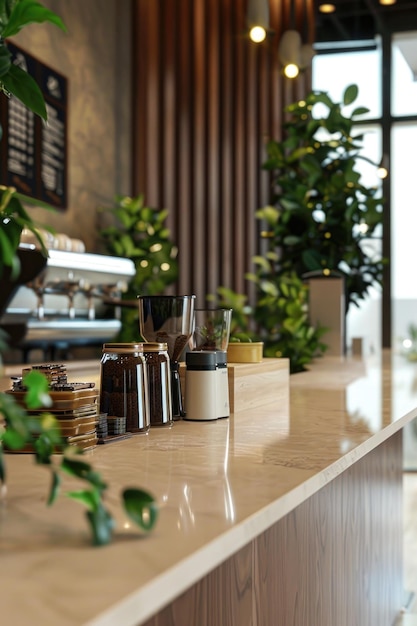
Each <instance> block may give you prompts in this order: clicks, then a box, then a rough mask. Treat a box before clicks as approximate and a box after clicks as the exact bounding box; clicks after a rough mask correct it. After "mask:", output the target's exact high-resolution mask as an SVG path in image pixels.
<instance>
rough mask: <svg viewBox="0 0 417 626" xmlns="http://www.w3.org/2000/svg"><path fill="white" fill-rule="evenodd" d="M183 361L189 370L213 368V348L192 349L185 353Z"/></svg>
mask: <svg viewBox="0 0 417 626" xmlns="http://www.w3.org/2000/svg"><path fill="white" fill-rule="evenodd" d="M185 362H186V365H187V369H189V370H215V369H216V365H217V356H216V351H215V350H193V351H192V352H187V353H186V355H185Z"/></svg>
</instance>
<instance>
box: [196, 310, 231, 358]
mask: <svg viewBox="0 0 417 626" xmlns="http://www.w3.org/2000/svg"><path fill="white" fill-rule="evenodd" d="M231 320H232V309H195V311H194V330H193V334H192V335H191V338H190V348H191V350H223V351H225V352H226V350H227V346H228V344H229V335H230V322H231Z"/></svg>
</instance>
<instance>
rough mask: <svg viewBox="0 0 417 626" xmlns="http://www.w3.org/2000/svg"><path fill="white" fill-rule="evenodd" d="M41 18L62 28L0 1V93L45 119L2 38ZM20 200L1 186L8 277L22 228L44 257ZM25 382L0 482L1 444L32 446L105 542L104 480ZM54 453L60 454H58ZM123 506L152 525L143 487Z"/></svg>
mask: <svg viewBox="0 0 417 626" xmlns="http://www.w3.org/2000/svg"><path fill="white" fill-rule="evenodd" d="M45 21H46V22H51V23H53V24H55V25H57V26H59V27H60V28H63V29H65V27H64V25H63V23H62V21H61V19H60V18H59V17H58V16H56V15H55V14H54V13H52V12H51V11H49V10H48V9H45V7H43V6H42V5H40V4H39V3H38V2H36V1H34V0H0V94H2V95H3V96H4V95H6V96H7V97H12V96H13V97H17V98H19V99H20V100H21V101H22V102H23V104H25V105H26V107H28V108H29V109H30V110H32V111H33V112H34V113H36V114H38V115H40V116H41V117H42V118H43V119H45V120H46V119H47V115H46V108H45V103H44V100H43V96H42V92H41V91H40V90H39V88H38V86H37V84H36V82H35V81H34V80H33V79H32V78H31V77H30V76H29V75H28V74H26V72H23V71H22V70H20V69H19V68H17V67H15V66H13V65H12V64H11V57H10V54H9V51H8V49H7V45H6V42H5V41H4V39H5V37H10V36H12V35H15V34H17V33H18V32H19V31H20V30H21V29H22V28H23V27H24V26H26V25H27V24H31V23H35V22H45ZM23 202H25V203H36V205H37V206H39V204H40V203H39V202H38V201H36V202H35V201H33V200H32V199H31V198H27V197H26V196H23V195H21V194H18V193H16V190H15V189H14V188H12V187H4V186H1V187H0V276H2V275H3V272H4V271H5V269H6V268H10V270H11V272H10V273H11V276H12V278H13V277H14V278H16V277H17V276H18V275H19V270H20V266H19V259H18V256H17V254H16V252H17V248H18V246H19V242H20V235H21V232H22V230H23V228H28V229H29V230H30V231H32V232H33V233H34V234H35V236H36V237H37V239H38V241H39V244H40V247H41V249H42V251H43V253H44V254H45V255H47V250H46V248H45V246H44V242H43V239H42V237H41V236H40V233H39V231H38V227H37V224H36V223H35V222H34V221H33V220H32V219H31V217H30V216H29V214H28V213H27V211H26V209H25V208H24V206H23ZM43 206H45V205H43ZM4 349H5V338H4V333H0V355H1V351H3V350H4ZM24 385H25V387H26V388H27V393H26V396H25V407H22V406H21V405H20V404H19V403H18V402H17V401H16V400H15V398H14V397H13V395H12V394H6V393H0V416H1V417H2V418H3V421H4V427H3V428H2V430H1V432H0V482H1V483H2V484H3V486H4V485H5V484H6V463H5V453H4V450H5V448H6V449H10V450H15V451H19V450H23V449H25V447H26V446H28V445H29V446H31V448H33V450H34V457H35V461H36V463H38V464H40V465H43V466H46V467H48V468H49V470H50V472H51V488H50V492H49V496H48V504H52V503H53V502H55V500H56V498H57V496H58V494H59V493H60V488H61V483H62V479H63V477H64V476H65V475H69V476H71V477H73V478H76V479H78V480H79V481H80V482H81V483H82V485H83V488H80V489H78V490H75V491H70V492H68V493H67V495H68V496H69V497H70V498H72V499H74V500H77V501H79V502H82V503H83V504H84V505H85V506H86V508H87V520H88V523H89V525H90V529H91V532H92V541H93V544H94V545H105V544H107V543H109V542H110V541H111V539H112V534H113V529H114V526H115V523H114V519H113V516H112V515H111V513H110V511H109V510H108V509H107V507H106V506H105V504H104V498H105V493H106V490H107V484H106V483H105V482H104V481H103V479H102V477H101V475H100V474H99V473H98V472H96V471H95V470H94V469H93V467H92V466H91V465H90V464H89V463H87V462H86V461H84V459H82V458H80V457H81V455H82V454H83V451H82V450H81V449H77V448H74V447H71V446H67V445H65V442H64V441H63V439H62V436H61V431H60V428H59V425H58V423H57V421H56V419H55V417H54V416H53V415H52V414H51V413H47V412H45V413H41V414H40V415H39V417H36V418H35V417H31V416H30V414H29V413H28V410H27V409H29V410H30V409H38V408H42V407H48V406H50V403H51V399H50V396H49V387H48V380H47V378H46V377H45V376H44V375H42V374H41V373H39V372H36V371H31V372H30V373H28V374H27V375H26V376H25V378H24ZM26 407H27V408H26ZM56 452H60V453H61V455H59V456H58V455H56V454H55V453H56ZM122 504H123V507H124V509H125V511H126V513H127V515H128V516H129V517H130V518H131V519H132V520H133V521H134V522H135V523H136V524H137V525H138V526H139V527H140V528H141V529H142V530H144V531H149V530H151V529H152V528H153V526H154V524H155V522H156V519H157V515H158V507H157V505H156V503H155V500H154V498H153V497H152V496H151V494H149V493H148V492H146V491H144V490H142V489H136V488H127V489H125V490H124V491H123V493H122Z"/></svg>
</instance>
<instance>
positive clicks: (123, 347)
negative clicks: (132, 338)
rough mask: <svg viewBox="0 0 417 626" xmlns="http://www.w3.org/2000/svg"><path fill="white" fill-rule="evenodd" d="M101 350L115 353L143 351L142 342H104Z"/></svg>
mask: <svg viewBox="0 0 417 626" xmlns="http://www.w3.org/2000/svg"><path fill="white" fill-rule="evenodd" d="M103 352H116V353H117V354H132V352H143V343H104V344H103Z"/></svg>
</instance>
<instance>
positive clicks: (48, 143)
mask: <svg viewBox="0 0 417 626" xmlns="http://www.w3.org/2000/svg"><path fill="white" fill-rule="evenodd" d="M8 48H9V50H10V52H11V53H12V57H13V62H14V63H16V64H18V65H19V67H21V69H23V70H25V71H27V72H29V74H30V75H31V76H32V77H33V78H34V79H35V80H36V82H37V83H38V85H39V87H40V89H41V91H42V93H43V96H44V98H45V104H46V109H47V112H48V121H47V122H46V123H45V122H44V121H43V120H42V119H41V118H40V117H39V116H37V115H35V114H34V113H32V112H31V111H29V110H28V109H27V108H26V107H25V106H24V105H23V104H22V103H21V102H20V100H18V99H17V98H14V97H11V98H9V99H8V98H5V97H2V100H1V125H2V128H3V138H2V139H1V141H0V172H1V182H2V184H5V185H10V186H13V187H16V189H17V190H18V191H20V192H21V193H24V194H26V195H28V196H31V197H32V198H36V199H37V200H42V201H43V202H47V203H48V204H50V205H52V206H54V207H57V208H59V209H65V208H66V207H67V92H68V85H67V79H66V78H64V77H63V76H62V75H61V74H59V73H58V72H56V71H55V70H52V69H51V68H49V67H47V66H46V65H45V64H43V63H41V62H40V61H37V60H36V59H35V58H34V57H33V56H31V55H30V54H28V53H27V52H24V51H23V50H21V49H20V48H18V47H17V46H15V45H12V44H10V43H9V44H8Z"/></svg>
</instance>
